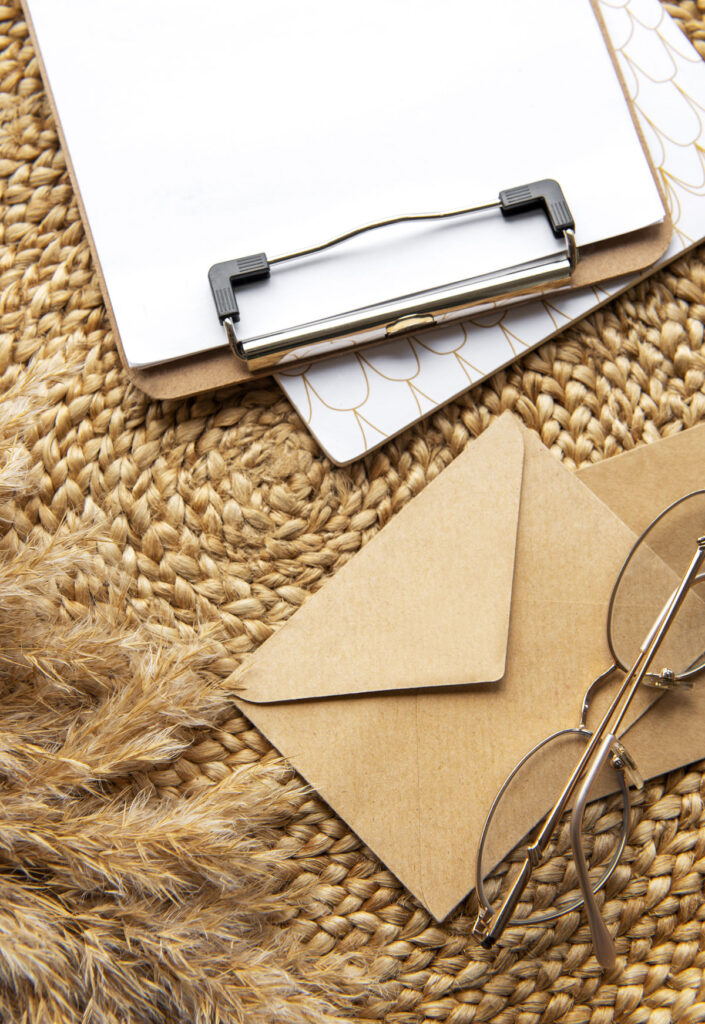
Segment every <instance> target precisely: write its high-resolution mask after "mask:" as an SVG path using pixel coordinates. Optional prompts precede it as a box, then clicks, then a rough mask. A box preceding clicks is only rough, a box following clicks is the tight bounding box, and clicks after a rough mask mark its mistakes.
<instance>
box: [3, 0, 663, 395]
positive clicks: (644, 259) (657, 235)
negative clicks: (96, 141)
mask: <svg viewBox="0 0 705 1024" xmlns="http://www.w3.org/2000/svg"><path fill="white" fill-rule="evenodd" d="M23 2H24V8H25V13H26V15H27V19H28V23H29V25H30V30H31V31H32V37H33V40H34V43H35V47H36V48H37V53H38V55H39V60H40V66H41V67H42V73H43V76H44V79H45V82H47V88H48V89H49V85H48V78H47V73H46V69H45V68H44V66H43V60H42V57H41V51H40V44H41V40H40V41H38V40H37V36H36V31H35V27H34V25H33V23H32V17H31V11H32V8H33V6H35V7H36V3H33V0H23ZM594 14H595V16H596V17H597V21H598V23H599V24H600V27H601V28H602V30H603V33H604V26H602V24H601V21H600V17H599V13H598V12H597V10H596V9H595V10H594ZM610 56H611V58H612V63H613V65H614V66H615V67H616V64H614V55H613V54H612V53H611V51H610ZM617 74H619V73H618V72H617ZM623 86H624V83H622V88H623ZM49 96H50V102H51V103H52V107H53V109H54V114H55V116H56V119H57V124H58V125H59V130H60V133H61V137H62V144H63V145H64V149H65V151H66V153H67V159H68V160H69V168H70V171H71V176H72V180H73V183H74V188H75V189H76V194H77V197H78V201H79V205H80V207H81V212H82V215H83V219H84V223H85V225H86V229H87V233H88V236H89V240H90V244H91V248H92V250H93V255H94V259H95V261H96V267H97V268H98V273H99V277H100V280H101V286H102V290H103V293H104V295H105V299H106V305H107V307H108V311H109V314H110V317H111V320H112V322H113V326H114V329H115V337H116V341H117V344H118V348H119V349H120V352H121V355H122V357H123V362H124V363H125V365H126V368H127V372H128V374H129V375H130V377H131V379H132V380H133V381H134V382H135V384H136V385H137V386H138V387H140V388H141V389H142V390H144V391H145V392H146V393H148V394H149V395H151V396H153V397H155V398H180V397H184V396H186V395H191V394H195V393H198V392H202V391H208V390H214V389H217V388H221V387H224V386H228V385H230V384H234V383H238V382H240V381H246V380H250V379H252V378H253V377H254V376H256V375H258V374H261V373H268V372H271V369H272V368H271V366H265V367H262V368H260V369H258V370H257V371H255V373H253V372H250V371H249V370H248V369H247V368H246V367H245V366H244V365H243V364H242V363H240V362H238V361H237V360H236V359H234V358H233V355H232V354H231V352H230V351H228V350H227V349H226V348H214V349H209V350H206V351H201V352H198V353H196V354H193V355H188V356H185V357H182V358H179V359H175V360H173V361H170V362H165V363H161V364H158V365H154V366H134V365H133V366H130V365H129V363H128V360H127V358H126V355H125V351H124V348H123V344H122V341H121V339H120V334H119V331H118V321H119V317H118V316H116V311H115V309H114V308H113V304H112V302H111V293H112V291H113V286H112V283H111V281H110V280H109V279H108V278H109V275H108V274H106V273H105V272H104V269H103V267H102V261H101V256H100V252H99V249H100V247H99V246H98V245H97V244H96V241H95V239H94V232H93V230H92V224H91V220H90V217H89V214H88V209H87V204H86V203H85V202H84V197H83V196H82V193H81V191H80V185H79V182H78V180H77V175H76V173H75V172H74V169H73V166H72V163H71V159H70V156H69V147H68V146H67V139H66V137H65V134H66V133H65V132H64V130H63V126H62V122H61V118H60V110H58V109H57V103H56V102H55V101H54V98H53V96H52V94H51V92H49ZM630 117H631V121H632V124H633V125H634V126H635V131H636V133H637V135H638V138H639V140H640V144H641V147H642V150H643V152H646V149H645V146H644V140H643V138H642V137H641V134H640V132H639V129H638V127H636V122H635V120H634V117H633V112H631V111H630ZM549 120H550V119H549ZM69 145H70V140H69ZM651 174H652V176H653V180H654V181H656V178H655V176H654V175H653V170H651ZM501 184H510V183H508V182H503V183H501ZM656 184H657V187H658V182H656ZM468 198H469V199H470V200H472V198H473V197H472V196H469V197H468ZM412 213H413V211H412ZM579 233H580V225H578V228H577V234H578V243H579ZM670 234H671V225H670V220H669V218H668V216H665V217H664V218H663V219H662V220H661V221H659V222H657V223H653V224H651V225H650V226H648V227H646V228H643V229H640V230H638V231H635V232H628V233H625V234H623V235H620V236H618V237H616V238H610V239H609V240H607V241H603V242H598V243H596V244H594V245H588V246H586V247H580V246H579V248H580V259H579V261H578V262H577V263H576V264H575V266H574V268H571V273H570V275H569V278H570V280H569V284H570V287H575V288H579V287H582V286H584V285H587V284H591V283H594V282H596V281H599V280H604V279H606V278H609V277H613V276H616V275H617V274H619V275H622V274H625V273H629V272H634V271H636V270H640V269H643V268H644V267H646V266H648V265H650V264H651V263H653V262H654V261H655V260H656V259H658V258H659V256H660V255H662V253H663V252H664V251H665V249H666V247H667V245H668V241H669V239H670ZM569 262H570V257H569ZM206 271H207V268H206V267H204V268H203V273H204V278H205V273H206ZM204 287H205V280H204ZM163 300H164V296H157V298H156V299H155V301H163ZM212 315H213V317H215V308H214V309H213V312H212ZM396 319H397V320H401V321H403V320H404V317H403V316H402V317H397V318H396ZM428 325H429V326H430V322H429V323H428ZM401 326H402V328H403V327H404V324H403V323H402V325H401ZM408 326H409V327H413V329H414V330H418V329H420V327H422V326H424V325H423V324H421V325H420V324H419V323H418V321H417V320H414V319H412V320H410V321H409V322H408Z"/></svg>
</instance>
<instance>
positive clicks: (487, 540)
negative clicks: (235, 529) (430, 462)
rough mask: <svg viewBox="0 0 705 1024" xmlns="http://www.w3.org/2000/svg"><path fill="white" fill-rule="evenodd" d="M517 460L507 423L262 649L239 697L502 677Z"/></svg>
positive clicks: (519, 454)
mask: <svg viewBox="0 0 705 1024" xmlns="http://www.w3.org/2000/svg"><path fill="white" fill-rule="evenodd" d="M523 463H524V437H523V435H522V432H521V430H520V428H519V427H518V425H517V423H516V421H515V420H514V417H512V416H511V415H505V416H503V417H501V418H500V420H498V421H497V423H496V424H495V425H494V427H493V429H492V430H490V431H487V432H486V433H485V434H483V435H482V436H481V437H480V438H479V439H478V440H477V441H475V442H474V443H473V444H472V445H471V446H470V447H469V448H468V450H467V451H466V452H464V453H463V455H462V456H460V457H459V458H458V459H457V460H456V461H455V462H454V463H452V464H451V465H450V466H448V468H447V469H446V470H445V471H444V472H443V473H442V474H441V475H440V476H439V477H437V478H436V480H434V481H433V482H432V483H430V484H429V485H428V486H427V487H426V488H425V490H424V491H423V492H422V493H421V494H420V495H419V496H418V497H417V498H415V499H414V501H413V502H411V503H410V504H409V505H407V506H406V508H405V509H403V511H402V512H401V513H400V514H399V515H397V516H395V518H394V519H393V520H392V522H390V523H389V524H388V525H387V526H386V527H385V528H384V530H382V532H381V533H379V534H378V535H377V536H376V537H375V538H373V540H371V541H370V543H369V544H368V545H367V546H366V547H365V548H363V550H362V551H360V552H359V554H357V555H356V557H355V558H354V559H353V560H352V561H351V562H349V563H348V564H347V565H346V566H344V567H343V568H342V569H341V570H340V571H339V572H338V573H337V574H336V576H335V577H334V578H333V579H332V580H330V581H329V582H328V583H327V584H326V586H325V588H324V589H323V590H321V591H320V592H319V593H317V594H315V595H314V596H313V597H312V598H311V599H310V600H309V601H307V602H306V604H305V605H304V606H303V607H302V608H300V609H299V610H298V611H297V613H296V615H295V616H293V618H292V619H291V620H290V621H289V622H288V623H287V624H286V626H285V627H284V628H282V629H281V630H280V631H279V632H278V633H276V634H275V635H274V636H273V637H271V638H270V639H269V640H268V641H267V642H266V643H265V644H264V645H263V647H262V648H260V650H259V651H258V652H257V654H256V656H254V657H253V658H252V659H251V660H250V661H248V662H247V663H246V664H245V665H244V666H243V668H242V670H241V671H240V673H239V674H238V676H237V678H236V685H237V687H238V691H239V695H240V696H241V697H242V698H244V699H245V700H249V701H254V702H258V703H261V702H264V703H270V702H275V701H291V700H303V699H311V698H320V697H334V696H338V695H348V694H361V693H374V692H383V691H400V690H414V689H418V688H428V687H440V686H457V685H463V684H469V683H482V682H494V681H496V680H498V679H501V677H502V676H503V675H504V671H505V660H506V652H507V640H508V634H509V614H510V607H511V599H512V581H513V575H514V558H515V551H516V539H517V523H518V519H519V507H520V502H521V489H522V474H523ZM487 481H491V483H490V485H489V486H488V485H487ZM468 591H470V592H471V594H472V600H471V601H470V602H468V600H467V594H468ZM459 594H462V595H465V597H466V599H465V600H463V601H459V600H457V596H458V595H459ZM469 605H470V607H471V609H472V611H471V614H468V606H469Z"/></svg>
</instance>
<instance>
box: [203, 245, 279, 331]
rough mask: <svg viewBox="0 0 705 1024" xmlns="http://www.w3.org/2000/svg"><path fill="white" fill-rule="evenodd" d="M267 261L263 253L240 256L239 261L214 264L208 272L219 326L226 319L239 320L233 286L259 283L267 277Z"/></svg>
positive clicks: (268, 269) (268, 267) (268, 268)
mask: <svg viewBox="0 0 705 1024" xmlns="http://www.w3.org/2000/svg"><path fill="white" fill-rule="evenodd" d="M269 272H270V266H269V260H268V259H267V257H266V255H265V254H264V253H263V252H258V253H255V255H254V256H241V257H240V259H239V260H227V261H226V262H225V263H215V264H214V265H213V266H212V267H211V268H210V270H209V271H208V280H209V282H210V286H211V291H212V292H213V299H214V301H215V308H216V312H217V313H218V319H219V320H220V322H221V324H222V322H223V321H224V320H227V319H228V318H230V319H232V320H235V321H237V320H239V319H240V311H239V309H238V308H237V300H236V299H235V291H234V286H235V285H236V284H244V283H245V282H247V281H260V280H263V279H264V278H266V277H269Z"/></svg>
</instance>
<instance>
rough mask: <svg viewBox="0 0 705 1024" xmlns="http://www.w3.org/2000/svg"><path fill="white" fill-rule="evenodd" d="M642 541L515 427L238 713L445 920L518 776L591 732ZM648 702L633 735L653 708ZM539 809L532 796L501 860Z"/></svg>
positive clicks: (427, 501) (440, 482)
mask: <svg viewBox="0 0 705 1024" xmlns="http://www.w3.org/2000/svg"><path fill="white" fill-rule="evenodd" d="M596 482H597V483H598V486H597V487H596V488H595V489H596V490H597V491H598V492H599V481H596ZM622 504H623V505H628V501H627V500H624V501H623V502H622ZM634 540H635V534H634V533H633V532H632V530H631V529H630V528H629V526H627V525H626V524H625V523H624V522H623V521H622V520H621V519H620V518H619V517H618V516H617V515H615V513H614V512H613V511H611V510H610V509H609V508H608V507H607V506H606V505H605V504H604V503H603V502H602V501H601V500H600V499H599V498H598V497H597V496H596V495H595V494H594V493H593V491H592V490H591V489H589V488H588V487H587V486H585V484H583V483H582V482H581V481H580V480H579V479H578V478H577V477H576V476H575V475H574V474H572V473H570V472H569V471H568V470H567V469H565V468H564V467H563V466H561V465H560V463H559V462H558V461H557V460H556V459H555V458H554V457H553V456H552V455H551V454H550V453H549V452H548V451H547V449H546V448H545V447H544V446H543V445H542V444H541V442H540V441H539V440H538V438H537V437H536V436H535V435H533V434H532V433H530V432H529V431H527V430H525V429H524V428H523V427H522V426H521V424H520V423H519V421H518V420H516V419H515V418H514V417H512V416H511V415H509V414H507V415H505V416H503V417H501V418H500V419H499V420H498V421H497V422H496V423H495V424H494V425H493V426H492V427H491V428H490V429H488V430H487V431H486V432H485V433H484V434H483V435H482V436H481V437H480V438H479V439H478V440H476V441H474V442H473V443H472V444H470V445H469V446H468V448H467V449H466V451H465V452H464V453H463V454H462V455H460V456H459V457H458V458H457V459H456V460H455V462H453V463H452V464H451V465H450V466H449V467H448V468H447V469H446V470H445V471H444V472H443V473H442V474H441V476H440V477H438V478H437V479H436V480H435V481H434V482H433V483H431V484H429V486H428V487H427V488H426V489H425V490H424V491H423V492H422V493H421V494H420V495H419V496H418V497H416V498H415V499H414V501H413V502H411V503H410V504H409V505H408V506H407V507H406V508H405V509H404V510H403V511H402V512H401V513H400V514H399V515H398V516H396V517H395V518H394V519H393V520H392V522H391V523H389V524H388V525H387V526H386V527H385V529H384V530H383V531H381V533H380V534H379V535H378V536H377V537H375V538H374V539H373V540H372V541H371V542H370V543H369V544H368V545H367V546H366V547H365V548H364V549H363V550H362V551H361V552H360V553H359V554H358V555H356V556H355V558H353V559H352V560H351V561H350V562H349V563H348V564H347V565H346V566H345V567H344V568H343V569H342V570H341V571H340V572H339V573H338V574H337V575H336V576H335V577H334V578H333V579H332V580H331V581H330V582H329V583H327V584H326V586H325V587H324V588H323V589H322V590H321V591H320V592H319V593H318V594H316V595H314V596H313V597H312V598H311V599H310V600H309V601H308V602H307V603H306V604H305V605H304V606H303V607H302V608H301V609H299V610H298V611H297V612H296V614H295V615H294V616H293V617H292V619H291V620H290V621H289V622H288V623H287V624H286V625H285V626H283V627H282V628H281V630H280V631H279V632H278V633H276V634H275V635H274V636H273V637H272V638H270V639H269V640H268V641H267V642H266V643H265V644H264V645H263V647H262V648H261V649H260V650H259V651H258V652H257V654H256V655H254V656H253V657H252V658H251V659H250V660H249V662H247V663H246V664H245V665H244V666H243V668H242V670H241V671H240V672H239V673H238V675H237V677H236V683H237V686H238V688H239V700H238V705H239V706H240V707H241V709H242V710H243V712H244V713H245V714H246V715H247V717H248V718H249V719H250V720H251V721H252V722H253V723H254V724H255V725H256V726H257V727H258V728H259V729H260V730H261V731H262V732H263V733H264V734H265V735H266V736H267V737H268V738H269V739H270V741H271V742H272V743H273V745H274V746H275V747H276V748H277V749H278V750H279V751H280V752H281V753H282V754H284V755H285V756H286V757H287V758H289V759H290V761H291V762H292V764H293V765H294V766H295V767H296V768H297V769H298V771H299V772H300V773H301V774H302V775H303V776H304V778H305V779H307V780H308V782H309V783H310V784H311V785H312V786H313V787H314V788H315V789H316V790H317V791H318V792H319V793H320V794H321V795H322V797H323V798H324V799H325V800H326V801H327V802H328V803H329V804H330V805H331V806H332V807H333V808H334V810H335V811H336V812H337V813H338V814H339V815H340V816H341V817H342V818H343V819H344V820H345V821H347V823H348V824H349V825H350V827H351V828H352V829H353V830H354V831H355V832H356V833H357V834H358V835H359V836H360V837H361V839H362V840H363V841H364V842H365V843H367V845H368V846H369V847H370V848H371V849H372V850H373V851H374V852H375V853H376V854H377V855H378V856H379V857H380V859H381V860H382V861H383V862H384V863H385V864H386V865H387V866H388V867H389V868H390V870H391V871H393V872H394V873H395V874H396V875H397V877H398V878H399V879H400V880H401V881H402V882H403V883H404V884H405V885H406V886H407V888H408V889H410V890H411V892H413V893H414V895H415V896H416V897H417V898H418V899H419V900H420V902H421V903H423V904H424V905H425V906H426V907H427V908H428V909H429V911H430V912H431V913H432V914H433V916H434V917H435V918H437V919H438V920H441V919H443V918H444V917H445V916H446V915H447V914H448V913H449V912H450V910H452V909H453V907H454V906H455V905H456V904H457V903H458V901H459V900H461V899H462V898H463V897H464V896H465V895H466V894H467V893H468V891H469V890H470V889H471V888H472V887H473V884H474V860H475V851H476V848H477V842H478V839H479V836H480V833H481V830H482V825H483V823H484V819H485V816H486V813H487V811H488V809H489V806H490V804H491V801H492V799H493V798H494V796H495V794H496V793H497V791H498V789H499V787H500V785H501V783H502V782H503V781H504V778H505V777H506V775H507V773H508V771H509V770H510V769H511V768H512V767H513V765H514V764H516V762H517V761H518V760H519V758H520V757H521V756H523V754H524V753H526V751H527V750H528V749H529V748H530V747H532V746H533V745H534V744H535V743H536V742H537V741H539V740H540V739H542V738H543V737H544V736H546V735H547V734H548V733H549V732H553V731H555V730H556V729H559V728H563V727H565V726H570V725H575V724H577V718H578V715H579V708H580V705H581V702H582V696H583V693H584V691H585V689H586V687H587V686H588V684H589V683H590V682H591V681H592V680H593V679H594V678H595V677H596V676H597V675H598V674H599V673H600V672H601V671H603V670H604V669H605V668H606V667H607V666H608V665H609V664H610V656H609V653H608V649H607V643H606V636H605V623H606V612H607V605H608V601H609V596H610V591H611V588H612V585H613V582H614V580H615V578H616V575H617V573H618V571H619V568H620V566H621V564H622V562H623V561H624V559H625V557H626V555H627V553H628V552H629V550H630V548H631V546H632V544H633V542H634ZM602 697H603V704H604V701H605V700H606V699H607V694H603V695H602ZM638 699H639V703H638V705H637V704H636V702H635V705H634V706H633V709H632V712H631V715H630V722H631V721H634V720H635V718H636V717H637V716H638V715H639V714H640V713H641V712H642V711H643V710H645V709H646V708H647V707H649V706H650V704H651V703H652V702H653V701H654V700H655V691H648V690H645V691H644V693H642V694H640V696H639V698H638ZM646 717H647V718H648V717H650V716H646ZM544 801H545V793H544V792H540V793H539V792H529V793H527V794H526V798H525V800H524V802H523V803H522V806H521V808H520V809H519V811H518V819H517V821H516V823H515V825H516V831H515V832H513V834H511V835H510V834H507V835H500V836H498V838H497V843H498V847H497V849H493V850H491V851H490V856H491V857H492V858H493V859H494V860H498V859H500V858H501V856H503V855H504V854H505V853H506V852H508V850H509V848H510V847H511V846H512V845H513V843H514V842H516V841H517V840H518V839H520V838H521V836H522V834H523V833H524V831H526V829H527V828H528V827H530V826H531V825H532V824H533V823H534V822H535V820H536V819H537V818H538V817H540V815H541V814H542V813H543V812H544V811H545V810H546V807H545V806H544Z"/></svg>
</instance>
